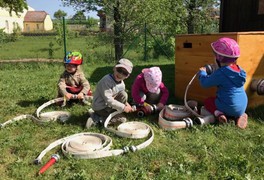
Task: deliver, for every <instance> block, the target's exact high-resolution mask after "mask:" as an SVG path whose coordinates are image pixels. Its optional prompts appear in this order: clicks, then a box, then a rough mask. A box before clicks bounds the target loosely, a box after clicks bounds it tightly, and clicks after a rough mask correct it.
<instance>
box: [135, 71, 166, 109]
mask: <svg viewBox="0 0 264 180" xmlns="http://www.w3.org/2000/svg"><path fill="white" fill-rule="evenodd" d="M159 88H160V92H161V98H160V101H159V102H160V103H162V104H164V105H165V104H166V103H167V100H168V98H169V91H168V89H167V87H166V86H165V85H164V83H163V82H161V83H160V86H159ZM140 91H141V92H143V93H144V94H147V93H148V92H149V91H148V89H147V87H146V82H145V79H144V74H143V73H141V74H139V75H138V76H137V77H136V79H135V81H134V83H133V85H132V98H133V99H134V101H135V102H136V103H137V104H143V103H144V99H143V98H141V97H140Z"/></svg>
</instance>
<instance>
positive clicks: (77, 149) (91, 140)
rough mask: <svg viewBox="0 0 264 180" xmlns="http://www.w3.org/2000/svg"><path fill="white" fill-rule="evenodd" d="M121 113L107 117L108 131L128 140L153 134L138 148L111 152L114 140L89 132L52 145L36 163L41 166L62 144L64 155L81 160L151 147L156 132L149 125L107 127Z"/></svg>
mask: <svg viewBox="0 0 264 180" xmlns="http://www.w3.org/2000/svg"><path fill="white" fill-rule="evenodd" d="M119 113H120V112H118V111H115V112H113V113H111V114H110V115H109V116H108V117H107V119H106V121H105V123H104V127H105V128H106V130H108V131H110V132H113V133H115V134H116V135H118V136H121V137H127V138H145V137H147V136H148V135H149V132H151V135H150V138H149V139H148V140H147V141H145V142H143V143H141V144H139V145H136V146H134V145H132V146H125V147H123V148H122V149H114V150H111V149H110V146H111V145H112V139H111V138H110V137H108V136H106V135H102V134H99V133H89V132H84V133H78V134H73V135H70V136H67V137H65V138H61V139H58V140H56V141H54V142H53V143H51V144H50V145H49V146H48V147H46V148H45V149H44V150H43V151H42V152H41V153H40V154H39V156H38V157H37V158H36V159H35V160H34V163H35V164H40V163H41V159H42V158H43V157H44V155H45V154H46V153H47V152H48V151H50V150H51V149H53V148H55V147H56V146H58V145H60V144H62V145H61V150H62V152H63V154H64V155H72V156H74V157H76V158H79V159H95V158H103V157H108V156H117V155H121V154H124V153H128V152H130V151H131V152H135V151H137V150H140V149H143V148H145V147H147V146H148V145H150V144H151V142H152V141H153V139H154V132H153V130H152V128H151V127H150V126H148V125H147V124H144V123H141V122H127V123H122V124H120V125H119V126H118V128H117V129H118V130H114V129H112V128H108V127H107V126H108V123H109V121H110V120H111V119H112V118H113V117H114V116H115V115H117V114H119Z"/></svg>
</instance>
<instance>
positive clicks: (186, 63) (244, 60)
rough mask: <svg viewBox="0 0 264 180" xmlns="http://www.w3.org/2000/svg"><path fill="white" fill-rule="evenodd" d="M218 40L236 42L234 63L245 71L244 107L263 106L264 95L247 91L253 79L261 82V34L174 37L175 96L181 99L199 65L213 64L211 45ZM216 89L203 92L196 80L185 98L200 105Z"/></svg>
mask: <svg viewBox="0 0 264 180" xmlns="http://www.w3.org/2000/svg"><path fill="white" fill-rule="evenodd" d="M221 37H229V38H232V39H234V40H236V41H237V42H238V44H239V46H240V53H241V56H240V57H239V58H238V61H237V62H238V64H239V65H240V66H241V67H242V68H243V69H244V70H245V71H246V73H247V79H246V84H245V90H246V93H247V95H248V107H255V106H258V105H261V104H264V96H259V95H258V94H257V92H253V91H252V90H251V89H250V84H251V81H252V80H253V79H264V32H234V33H219V34H204V35H203V34H202V35H201V34H199V35H198V34H193V35H177V36H176V38H175V96H176V98H178V99H183V98H184V92H185V90H186V87H187V85H188V83H189V82H190V80H191V78H192V77H193V76H194V75H195V74H196V73H197V72H198V70H199V68H200V67H201V66H204V65H206V64H213V63H214V55H213V52H212V49H211V43H212V42H214V41H216V40H217V39H219V38H221ZM215 92H216V88H207V89H204V88H202V87H201V86H200V84H199V81H198V78H195V80H194V81H193V83H192V84H191V86H190V88H189V91H188V94H187V99H193V100H197V101H199V102H201V103H202V102H203V101H204V99H205V98H207V97H209V96H214V95H215Z"/></svg>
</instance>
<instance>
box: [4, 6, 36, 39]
mask: <svg viewBox="0 0 264 180" xmlns="http://www.w3.org/2000/svg"><path fill="white" fill-rule="evenodd" d="M28 10H30V11H34V9H33V8H31V7H30V6H28ZM28 10H26V9H25V10H24V11H23V12H22V13H18V15H16V13H15V12H12V13H11V15H10V14H9V11H8V10H7V9H3V8H0V29H4V32H6V33H8V34H11V33H13V29H14V28H17V27H20V28H21V30H22V31H23V29H24V27H23V21H24V17H25V14H26V12H27V11H28Z"/></svg>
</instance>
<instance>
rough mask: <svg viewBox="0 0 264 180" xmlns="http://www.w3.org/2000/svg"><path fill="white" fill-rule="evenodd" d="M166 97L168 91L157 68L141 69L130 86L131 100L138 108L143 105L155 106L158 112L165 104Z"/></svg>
mask: <svg viewBox="0 0 264 180" xmlns="http://www.w3.org/2000/svg"><path fill="white" fill-rule="evenodd" d="M168 97H169V91H168V89H167V87H166V86H165V85H164V83H163V82H162V72H161V70H160V68H159V67H151V68H145V69H143V70H142V72H141V73H140V74H139V75H138V76H137V77H136V79H135V81H134V83H133V85H132V98H133V101H134V102H135V103H136V104H137V105H139V106H142V105H144V103H145V104H146V103H147V104H149V105H152V104H155V105H156V106H157V110H158V111H160V110H161V109H163V108H164V105H165V104H166V103H167V100H168Z"/></svg>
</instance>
